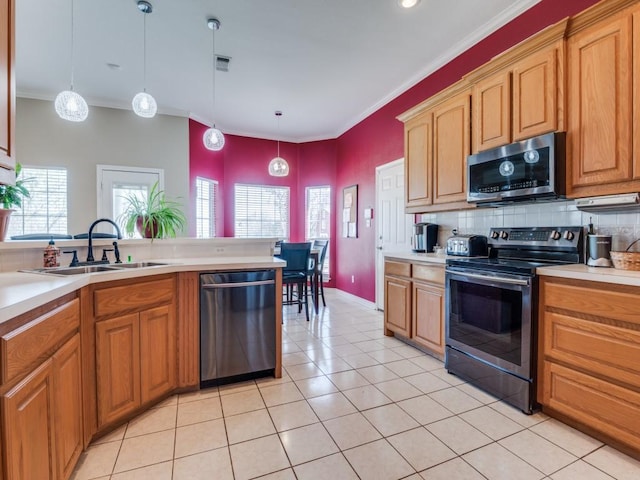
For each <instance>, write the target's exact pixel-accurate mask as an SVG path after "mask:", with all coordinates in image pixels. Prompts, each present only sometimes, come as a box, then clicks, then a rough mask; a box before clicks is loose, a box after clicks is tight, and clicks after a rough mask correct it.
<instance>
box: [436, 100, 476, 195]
mask: <svg viewBox="0 0 640 480" xmlns="http://www.w3.org/2000/svg"><path fill="white" fill-rule="evenodd" d="M469 109H470V98H469V93H468V92H465V93H463V94H460V95H457V96H456V97H454V98H452V99H451V100H449V101H447V102H445V103H443V104H442V105H440V106H438V107H436V108H434V110H433V178H434V180H433V203H434V204H435V203H449V202H459V201H466V200H467V168H466V165H467V156H468V155H469V153H471V152H470V151H469V149H470V134H471V132H470V120H471V119H470V111H469Z"/></svg>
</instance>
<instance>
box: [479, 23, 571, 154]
mask: <svg viewBox="0 0 640 480" xmlns="http://www.w3.org/2000/svg"><path fill="white" fill-rule="evenodd" d="M566 26H567V22H566V20H565V21H562V22H560V23H558V24H556V25H554V26H552V27H549V28H548V29H546V30H544V31H542V32H541V33H539V34H538V35H536V36H534V37H532V38H530V39H528V40H526V41H524V42H522V43H520V44H518V45H517V46H515V47H513V48H512V49H510V50H508V51H507V52H505V53H503V54H502V55H500V56H499V57H496V58H494V59H493V60H492V61H491V62H489V63H487V64H485V65H483V66H482V67H480V68H479V69H477V70H475V71H474V72H472V73H471V74H469V76H468V77H467V78H468V80H469V81H470V82H471V83H472V85H473V87H472V97H473V152H474V153H477V152H479V151H482V150H487V149H490V148H495V147H499V146H502V145H506V144H508V143H511V142H516V141H519V140H524V139H526V138H530V137H535V136H536V135H541V134H543V133H548V132H553V131H556V130H562V129H563V128H564V127H563V116H562V113H563V111H564V104H563V100H564V58H565V56H564V35H565V32H566Z"/></svg>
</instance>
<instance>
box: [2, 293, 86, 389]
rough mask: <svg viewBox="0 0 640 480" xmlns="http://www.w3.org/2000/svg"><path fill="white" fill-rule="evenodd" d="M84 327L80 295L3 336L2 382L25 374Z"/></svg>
mask: <svg viewBox="0 0 640 480" xmlns="http://www.w3.org/2000/svg"><path fill="white" fill-rule="evenodd" d="M78 328H80V301H79V300H78V299H77V298H76V299H74V300H72V301H70V302H69V303H67V304H65V305H61V306H59V307H58V308H56V309H54V310H52V311H51V312H49V313H46V314H45V315H42V316H41V317H38V318H36V319H34V320H33V321H31V322H29V323H27V324H25V325H23V326H22V327H20V328H17V329H16V330H13V331H11V332H9V333H7V334H6V335H3V336H2V337H1V338H0V357H1V359H2V360H1V362H2V367H1V369H0V372H1V375H2V378H1V381H2V383H3V384H4V383H6V382H9V381H11V380H13V379H15V378H17V377H18V376H20V375H21V374H25V373H27V372H29V371H31V370H33V368H34V367H36V366H37V365H38V364H40V363H42V362H43V361H44V360H46V359H47V358H49V357H50V356H51V354H52V353H53V352H54V351H55V350H56V348H58V347H59V346H60V345H61V344H62V342H63V341H64V340H65V339H66V338H68V337H69V336H71V333H72V332H73V331H74V330H77V329H78Z"/></svg>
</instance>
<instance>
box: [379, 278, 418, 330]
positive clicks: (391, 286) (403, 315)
mask: <svg viewBox="0 0 640 480" xmlns="http://www.w3.org/2000/svg"><path fill="white" fill-rule="evenodd" d="M384 318H385V329H386V330H387V331H390V332H395V333H399V334H400V335H404V336H405V337H409V335H410V334H411V281H410V280H405V279H403V278H396V277H390V276H385V277H384Z"/></svg>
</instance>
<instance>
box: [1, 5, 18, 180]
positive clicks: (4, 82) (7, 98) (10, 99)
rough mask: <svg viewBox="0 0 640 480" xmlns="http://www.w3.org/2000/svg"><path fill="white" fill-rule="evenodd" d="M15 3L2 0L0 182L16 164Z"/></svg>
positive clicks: (6, 177) (7, 176)
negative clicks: (14, 151) (14, 155)
mask: <svg viewBox="0 0 640 480" xmlns="http://www.w3.org/2000/svg"><path fill="white" fill-rule="evenodd" d="M14 5H15V3H14V0H0V27H1V28H0V118H1V119H2V120H1V121H0V170H2V172H0V183H3V182H6V181H7V180H12V179H13V178H14V177H13V173H12V170H13V168H14V166H15V160H14V159H13V158H12V157H13V145H14V138H15V136H14V127H15V74H14V63H15V62H14V41H13V37H14V35H13V32H14V12H15V10H14ZM7 169H9V170H7ZM10 183H13V182H11V181H10Z"/></svg>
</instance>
